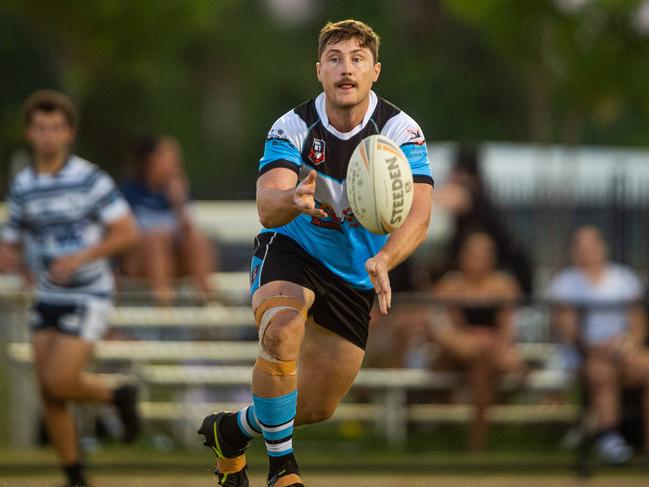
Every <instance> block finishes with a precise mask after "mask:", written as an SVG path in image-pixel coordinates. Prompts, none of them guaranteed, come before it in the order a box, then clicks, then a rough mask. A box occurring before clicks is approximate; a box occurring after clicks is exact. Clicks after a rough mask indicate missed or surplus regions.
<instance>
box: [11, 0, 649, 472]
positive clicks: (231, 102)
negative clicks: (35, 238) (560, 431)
mask: <svg viewBox="0 0 649 487" xmlns="http://www.w3.org/2000/svg"><path fill="white" fill-rule="evenodd" d="M343 17H356V18H359V19H362V20H364V21H366V22H367V23H369V24H370V25H372V26H373V28H374V29H375V30H376V31H377V32H378V33H379V34H380V35H381V37H382V47H381V53H380V57H381V62H382V63H383V70H382V74H381V79H380V81H379V82H378V84H377V85H376V86H375V90H376V91H377V93H379V94H380V95H381V96H383V97H385V98H386V99H388V100H390V101H392V102H394V103H395V104H397V105H398V106H400V107H403V108H404V109H405V110H406V111H407V112H408V113H409V114H410V115H412V116H413V118H415V119H416V120H417V121H418V122H419V123H420V125H421V126H422V128H423V130H424V133H425V135H426V139H427V141H428V142H429V144H430V145H429V150H430V155H431V164H432V170H433V177H434V178H435V181H436V189H435V202H434V211H433V222H432V225H431V229H430V232H429V238H428V240H427V242H426V244H425V245H424V246H423V247H422V248H421V249H420V250H419V251H418V252H417V254H416V255H414V256H413V257H412V258H411V259H409V260H408V261H406V262H405V263H404V264H402V265H401V266H400V267H398V268H397V269H395V270H394V271H393V273H392V276H391V279H392V287H393V289H394V291H396V292H398V293H404V294H403V297H402V298H399V297H397V298H396V299H395V303H396V306H395V309H394V310H393V312H392V313H391V314H390V315H389V316H388V317H387V318H381V317H379V316H377V317H376V319H374V321H373V325H372V327H373V333H372V335H373V336H372V340H371V342H370V346H369V355H368V360H367V363H368V365H369V366H372V367H391V368H415V369H425V370H435V371H438V372H440V373H444V372H446V371H458V370H459V371H463V372H465V375H464V376H463V377H464V379H463V382H462V384H464V385H466V386H468V393H467V392H465V391H464V389H465V388H462V390H461V391H460V389H459V388H455V389H454V391H452V393H451V394H450V395H448V396H444V397H440V396H439V395H434V394H433V395H427V396H425V397H423V401H424V402H448V403H454V402H468V403H470V404H471V406H472V408H474V409H473V412H472V413H471V415H470V417H471V418H472V420H471V426H470V428H469V436H468V440H467V446H468V448H469V449H471V450H474V451H478V450H481V449H482V448H484V445H485V442H486V438H487V425H488V409H489V407H490V406H492V405H493V404H495V403H497V402H499V401H500V399H499V398H498V397H497V396H498V394H499V392H498V390H499V386H498V384H499V382H498V381H499V380H501V378H502V377H505V376H506V377H507V378H508V380H510V382H511V383H512V384H513V386H512V388H513V389H514V390H515V389H516V388H525V387H526V386H527V385H528V384H529V378H530V374H531V372H532V371H533V370H534V369H535V364H534V363H530V362H531V361H530V360H529V358H526V357H525V356H523V355H524V354H521V352H520V350H519V348H518V347H517V344H518V343H519V342H526V343H535V342H552V343H555V344H560V345H559V347H558V348H557V350H558V351H557V353H556V356H555V355H553V357H554V358H556V359H557V361H558V362H557V363H556V364H554V365H552V367H556V368H557V369H560V370H562V371H566V372H567V373H570V374H573V375H574V376H575V377H578V378H579V379H580V380H579V384H580V386H579V390H580V391H581V392H583V394H582V395H583V397H584V399H583V404H582V405H581V406H582V407H581V410H583V411H587V412H589V413H590V417H592V418H594V419H593V421H594V423H595V425H596V426H595V427H594V428H592V431H593V432H594V437H595V440H596V443H597V447H598V448H599V449H600V453H602V455H603V456H604V457H605V459H607V460H608V461H610V462H612V463H622V462H625V461H626V460H628V458H629V457H630V455H631V450H630V448H629V444H631V443H635V446H636V447H637V448H638V450H639V451H644V452H645V454H647V453H649V433H647V431H648V430H649V358H648V355H647V354H648V352H647V349H646V345H647V332H646V329H647V317H646V310H645V307H646V299H645V282H646V281H647V279H648V278H649V258H648V256H649V252H648V250H649V243H648V242H649V235H648V234H647V233H648V232H649V221H648V220H649V218H648V215H649V212H648V211H647V210H648V209H649V196H647V195H648V194H649V192H648V191H647V190H646V188H648V187H649V89H647V79H649V63H647V62H646V60H647V59H649V1H646V0H617V1H597V0H528V1H525V2H521V1H519V0H481V1H479V2H472V1H467V0H404V1H401V2H392V1H388V0H379V1H374V2H367V1H361V0H345V1H339V0H320V1H319V0H256V1H253V0H249V1H238V0H220V1H218V2H212V1H206V0H182V1H167V2H153V1H150V0H146V1H137V2H126V1H121V0H101V1H99V0H89V1H85V2H74V1H72V0H62V1H58V2H49V1H44V0H32V1H29V2H25V1H18V0H7V1H4V2H2V4H0V65H2V66H4V67H5V69H3V76H0V127H1V130H0V157H2V159H3V160H4V161H7V162H9V164H8V165H7V166H6V170H5V171H3V172H2V173H0V183H2V184H0V187H2V188H6V186H7V184H6V183H7V180H8V178H9V177H10V175H11V174H12V172H13V171H15V169H16V168H18V167H20V166H21V165H23V164H25V161H26V160H27V154H26V152H25V146H24V141H23V138H22V120H21V114H20V105H21V103H22V101H23V100H24V99H25V98H26V97H27V96H28V95H29V94H30V93H31V92H33V91H34V90H36V89H39V88H42V87H52V88H57V89H60V90H62V91H64V92H66V93H68V94H70V95H71V96H72V97H73V98H74V99H75V101H76V102H77V103H78V104H79V107H80V112H81V120H80V128H79V131H78V137H77V143H76V152H77V153H78V154H79V155H81V156H83V157H85V158H87V159H89V160H91V161H93V162H95V163H97V164H99V165H100V166H102V167H103V168H104V169H106V170H107V171H108V172H110V173H111V174H112V175H113V176H114V177H115V178H116V180H118V181H120V182H121V188H122V191H123V193H124V194H125V196H126V198H127V200H128V201H129V203H130V204H131V206H132V208H133V210H134V213H135V215H136V217H137V220H138V223H139V225H140V227H141V229H142V231H143V239H142V242H141V245H140V248H137V249H135V250H134V251H133V252H132V253H131V254H130V255H128V256H126V258H124V259H123V260H122V261H121V262H119V263H117V265H116V272H118V274H119V275H120V282H121V283H122V286H125V288H126V289H131V288H129V286H136V287H137V286H138V285H140V286H143V287H145V288H150V289H151V291H152V296H151V298H152V300H153V302H155V303H157V304H160V305H165V306H169V305H174V304H178V302H179V301H178V296H177V292H178V289H177V286H176V283H177V278H178V277H179V276H188V277H189V278H190V282H191V286H192V289H193V290H194V292H195V294H194V295H193V297H194V298H195V299H194V300H193V301H192V302H194V303H198V304H206V303H207V304H209V303H210V302H212V301H213V300H217V301H218V299H219V293H220V292H222V291H224V290H223V289H219V288H218V287H217V286H216V285H215V284H214V283H215V280H214V279H211V276H213V275H214V273H217V272H222V273H225V272H245V271H246V270H247V269H246V265H247V259H248V258H249V252H250V250H251V246H252V237H253V236H254V233H251V234H250V240H246V239H240V240H236V241H233V239H231V238H228V235H227V229H226V230H223V229H221V230H219V231H215V230H214V228H210V227H209V224H205V223H204V221H203V222H202V223H201V221H200V219H196V218H195V216H194V213H193V210H194V208H195V206H196V205H195V204H194V203H193V201H194V200H211V201H214V200H217V201H220V200H229V201H230V200H236V202H235V203H233V205H234V206H228V207H227V208H230V209H231V208H239V207H241V208H243V207H246V205H248V206H249V205H250V202H249V200H251V199H252V198H254V188H255V177H256V171H257V160H258V158H259V157H260V155H261V151H262V144H263V140H264V137H265V135H266V132H267V130H268V128H269V127H270V125H271V124H272V122H273V121H274V120H275V119H276V118H277V117H278V116H279V115H280V114H282V113H284V112H285V111H286V110H287V108H288V107H291V106H295V105H297V104H298V103H300V102H301V101H303V100H305V99H308V98H310V97H312V96H314V95H315V94H316V93H318V92H319V85H318V83H317V80H316V77H315V70H314V63H315V61H316V47H317V46H316V33H317V31H318V30H319V28H320V27H321V25H322V24H323V23H324V22H325V21H326V20H337V19H340V18H343ZM295 46H300V47H299V48H296V47H295ZM197 204H198V203H197ZM228 204H230V203H228ZM223 211H229V210H223ZM208 220H209V219H208ZM255 225H256V221H254V220H253V221H251V222H250V226H251V228H252V232H254V230H255ZM220 228H221V227H220ZM142 283H145V284H142ZM123 289H124V288H123ZM405 293H408V296H409V297H406V296H405ZM399 299H401V300H402V301H401V303H405V305H404V306H399V304H400V301H399ZM627 386H628V387H631V388H632V389H634V391H635V396H633V397H631V399H628V397H630V396H627V395H623V394H627V392H626V391H627V389H628V387H627ZM458 391H459V392H458ZM462 394H464V396H462ZM621 398H624V400H622V399H621ZM409 400H410V401H421V400H422V397H410V398H409ZM556 400H557V399H556V397H554V396H551V395H545V396H543V399H542V401H556ZM628 405H631V406H633V408H635V409H634V411H636V413H635V414H636V416H635V417H634V421H635V423H633V424H635V427H634V428H635V430H634V431H635V432H636V433H638V432H643V434H641V435H640V437H639V438H638V437H637V435H636V437H631V436H632V435H631V436H629V435H622V433H624V432H623V431H621V428H620V424H621V423H622V418H623V416H624V415H625V414H626V412H625V411H626V409H625V408H627V406H628ZM627 409H628V408H627ZM643 435H644V439H642V438H643Z"/></svg>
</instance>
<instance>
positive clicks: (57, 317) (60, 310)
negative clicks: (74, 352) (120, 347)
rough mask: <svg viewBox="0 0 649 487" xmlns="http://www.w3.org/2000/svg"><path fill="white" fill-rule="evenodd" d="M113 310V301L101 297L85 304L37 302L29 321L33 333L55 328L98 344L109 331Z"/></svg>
mask: <svg viewBox="0 0 649 487" xmlns="http://www.w3.org/2000/svg"><path fill="white" fill-rule="evenodd" d="M111 309H112V303H111V302H110V301H108V300H106V299H97V298H88V299H87V300H86V301H85V302H84V303H82V304H81V303H78V304H73V303H56V304H55V303H45V302H42V301H37V302H36V303H34V306H33V308H32V310H31V317H30V320H29V321H30V326H31V329H32V332H37V331H40V330H47V329H54V330H56V331H57V332H59V333H63V334H65V335H72V336H78V337H80V338H83V339H84V340H87V341H90V342H94V341H97V340H99V339H101V337H102V336H103V335H104V333H105V332H106V328H107V325H108V315H109V314H110V311H111Z"/></svg>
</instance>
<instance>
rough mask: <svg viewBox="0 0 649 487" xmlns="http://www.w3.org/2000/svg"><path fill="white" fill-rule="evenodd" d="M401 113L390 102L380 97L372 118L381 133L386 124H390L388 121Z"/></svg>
mask: <svg viewBox="0 0 649 487" xmlns="http://www.w3.org/2000/svg"><path fill="white" fill-rule="evenodd" d="M400 112H401V110H400V109H399V108H397V107H396V106H394V105H393V104H392V103H390V102H389V101H387V100H384V99H383V98H380V97H379V99H378V102H377V104H376V108H375V109H374V113H373V114H372V117H371V118H372V120H374V123H375V124H376V125H377V126H378V128H379V131H381V130H383V127H384V126H385V124H386V123H388V120H390V119H391V118H392V117H394V116H395V115H398V114H399V113H400Z"/></svg>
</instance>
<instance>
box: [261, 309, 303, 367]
mask: <svg viewBox="0 0 649 487" xmlns="http://www.w3.org/2000/svg"><path fill="white" fill-rule="evenodd" d="M298 316H299V315H297V314H293V316H291V315H290V314H285V315H284V316H282V317H281V318H280V319H278V320H276V321H273V322H272V323H270V325H269V326H268V327H267V328H266V330H265V333H264V334H263V336H262V337H261V346H262V348H263V349H264V350H265V351H266V352H268V353H269V354H270V355H271V356H273V357H277V358H278V359H281V360H294V359H295V358H297V353H298V351H299V347H300V343H301V337H302V335H303V334H304V323H303V322H302V321H301V320H299V319H295V318H296V317H298Z"/></svg>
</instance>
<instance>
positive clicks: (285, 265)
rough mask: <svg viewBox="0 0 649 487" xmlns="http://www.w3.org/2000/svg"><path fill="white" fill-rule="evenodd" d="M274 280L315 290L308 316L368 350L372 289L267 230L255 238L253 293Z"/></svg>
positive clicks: (283, 236) (297, 245)
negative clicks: (352, 281) (340, 274)
mask: <svg viewBox="0 0 649 487" xmlns="http://www.w3.org/2000/svg"><path fill="white" fill-rule="evenodd" d="M273 281H289V282H293V283H295V284H298V285H300V286H302V287H305V288H307V289H310V290H312V291H313V292H314V294H315V300H314V302H313V306H311V309H310V310H309V316H312V317H313V320H314V321H315V322H316V323H317V324H318V325H320V326H322V327H324V328H326V329H328V330H330V331H332V332H334V333H336V334H338V335H340V336H341V337H343V338H345V339H346V340H348V341H350V342H352V343H353V344H354V345H356V346H358V347H360V348H362V349H363V350H365V347H366V345H367V337H368V332H369V323H370V311H371V309H372V305H373V304H374V297H375V293H374V291H373V290H370V291H365V290H362V289H357V288H354V287H352V286H350V285H349V284H348V283H346V282H345V281H343V280H342V279H341V278H340V277H338V276H337V275H335V274H334V273H333V272H331V271H330V270H329V269H327V268H326V267H325V266H324V265H322V264H321V263H320V262H318V261H317V260H316V259H315V258H314V257H312V256H311V255H310V254H308V253H307V252H306V251H305V250H304V249H303V248H302V247H301V246H300V245H299V244H298V243H297V242H296V241H295V240H293V239H292V238H290V237H287V236H285V235H282V234H279V233H274V232H273V233H271V232H264V233H261V234H259V235H257V237H256V238H255V250H254V254H253V258H252V265H251V269H250V282H251V286H250V292H251V294H252V293H254V292H255V291H256V290H257V289H258V288H259V287H260V286H263V285H264V284H267V283H269V282H273Z"/></svg>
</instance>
